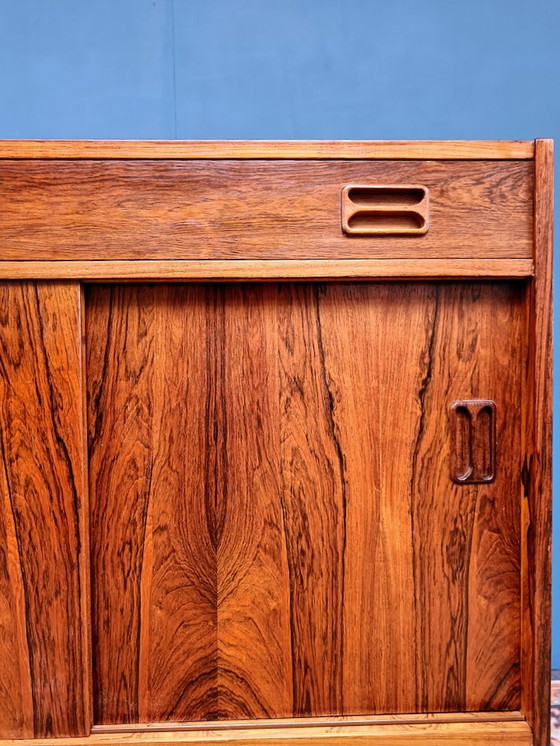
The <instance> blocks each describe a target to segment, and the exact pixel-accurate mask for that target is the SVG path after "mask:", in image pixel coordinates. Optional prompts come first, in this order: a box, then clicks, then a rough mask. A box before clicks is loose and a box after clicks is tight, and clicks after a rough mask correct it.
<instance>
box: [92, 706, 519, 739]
mask: <svg viewBox="0 0 560 746" xmlns="http://www.w3.org/2000/svg"><path fill="white" fill-rule="evenodd" d="M524 721H525V718H524V716H523V715H522V713H521V712H519V711H517V710H511V711H510V710H507V711H503V712H431V713H411V714H398V715H395V714H392V715H343V716H338V717H333V716H325V717H294V718H279V719H276V718H268V719H259V720H212V721H204V722H201V721H193V722H188V723H179V722H166V723H122V724H117V725H94V726H93V728H92V732H93V733H139V732H145V731H149V732H150V733H154V732H156V731H169V730H173V731H184V730H191V731H192V730H238V729H239V728H241V729H246V730H253V729H255V728H256V729H258V728H286V727H288V728H308V727H310V726H323V727H328V726H331V727H339V726H341V725H353V726H357V725H394V724H395V723H397V724H400V725H413V724H416V723H472V722H479V723H495V722H502V723H503V722H524Z"/></svg>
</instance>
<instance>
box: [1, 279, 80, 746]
mask: <svg viewBox="0 0 560 746" xmlns="http://www.w3.org/2000/svg"><path fill="white" fill-rule="evenodd" d="M0 291H1V294H2V298H1V305H2V308H3V309H4V310H3V314H2V318H1V322H0V345H1V354H0V366H1V376H0V407H1V412H0V417H1V422H2V428H1V436H0V437H1V449H0V450H1V454H2V462H3V480H2V482H3V483H2V486H1V488H0V489H1V491H2V492H3V493H4V495H3V502H4V508H3V510H2V512H0V524H1V528H0V535H3V537H4V538H5V539H6V547H7V569H8V573H7V576H5V579H4V581H3V583H2V584H3V585H4V587H6V584H7V587H8V589H9V593H10V594H11V595H12V600H11V603H9V607H10V606H11V608H9V607H8V608H9V611H8V616H7V618H5V617H3V618H4V619H6V622H5V623H4V622H3V627H4V626H5V627H7V628H8V630H9V629H10V628H11V632H9V633H8V639H6V638H5V637H4V634H3V633H0V653H1V655H0V658H1V659H2V673H3V678H5V679H6V680H7V681H8V682H11V685H10V692H9V694H8V696H7V697H6V698H2V699H1V701H0V730H1V731H2V733H3V735H4V734H5V735H11V736H13V737H23V736H26V735H33V736H35V737H48V736H72V735H78V736H79V735H84V734H85V733H87V732H89V705H88V699H89V696H90V693H89V692H88V669H89V663H88V659H87V638H86V634H85V630H86V629H87V628H86V627H85V615H84V612H85V611H86V609H87V607H88V587H87V569H86V566H85V564H84V563H85V558H84V556H83V554H84V546H83V545H82V542H81V540H80V532H81V531H84V530H86V526H85V522H84V518H85V515H84V513H85V510H86V508H87V501H86V492H85V461H84V453H83V429H82V428H83V417H82V412H83V410H82V402H83V399H82V365H81V317H80V314H81V293H80V288H79V286H78V285H77V284H76V283H67V284H66V283H53V284H49V285H45V284H42V283H32V282H31V283H10V284H4V285H2V287H1V288H0ZM86 546H87V545H86ZM12 615H13V616H12ZM10 617H12V618H10ZM16 617H17V618H16ZM23 627H24V628H25V629H24V630H23ZM18 630H19V631H18ZM22 634H24V635H25V642H24V639H23V637H22ZM10 639H11V643H12V644H13V645H15V650H16V651H17V652H16V654H15V655H16V656H17V658H19V659H20V660H19V663H17V664H16V662H15V660H14V655H13V653H12V652H10V651H6V653H5V654H4V650H3V647H4V645H5V644H6V643H7V644H10ZM17 658H16V660H17ZM15 698H17V700H19V704H17V705H16V704H15V702H16V701H17V700H15Z"/></svg>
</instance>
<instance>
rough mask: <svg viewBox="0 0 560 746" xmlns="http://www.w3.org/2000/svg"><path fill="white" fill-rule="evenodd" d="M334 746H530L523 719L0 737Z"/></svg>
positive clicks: (156, 744) (33, 743)
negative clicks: (331, 744) (74, 736)
mask: <svg viewBox="0 0 560 746" xmlns="http://www.w3.org/2000/svg"><path fill="white" fill-rule="evenodd" d="M310 740H311V741H315V743H316V742H317V741H319V742H320V743H321V744H325V743H328V742H332V743H336V745H337V746H356V744H363V745H364V746H369V744H371V746H389V745H390V746H410V744H416V745H417V746H432V744H438V746H494V745H495V744H508V746H530V744H531V741H532V734H531V729H530V728H529V726H528V725H527V723H526V722H500V721H491V722H469V723H433V722H430V723H416V724H410V725H409V724H403V723H393V724H391V725H359V726H355V725H345V726H337V727H331V726H327V727H325V726H309V727H307V728H273V729H271V728H266V729H261V730H230V731H223V730H222V731H217V730H204V731H196V732H192V731H191V732H189V731H163V732H158V733H149V732H144V733H106V734H101V733H96V734H93V735H91V736H88V737H86V738H48V739H40V740H30V739H24V740H18V741H0V746H8V744H10V745H11V746H16V744H17V745H18V746H39V745H40V746H87V745H88V744H91V745H92V746H132V745H133V744H140V745H141V746H160V745H161V744H174V746H181V745H182V744H185V746H187V744H188V746H194V745H196V744H200V745H201V746H203V744H211V743H216V744H219V743H221V744H224V743H237V744H243V746H260V744H262V743H266V746H282V744H284V743H287V742H289V743H290V746H305V744H306V743H308V742H309V741H310Z"/></svg>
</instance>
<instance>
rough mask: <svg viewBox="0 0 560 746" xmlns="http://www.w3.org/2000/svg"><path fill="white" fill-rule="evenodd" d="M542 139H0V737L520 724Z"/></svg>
mask: <svg viewBox="0 0 560 746" xmlns="http://www.w3.org/2000/svg"><path fill="white" fill-rule="evenodd" d="M551 236H552V143H551V141H549V140H536V141H534V142H517V141H516V142H488V141H481V142H90V141H88V142H64V141H57V142H46V141H25V142H14V141H4V142H1V143H0V296H1V301H0V455H1V468H0V746H6V744H8V743H16V744H20V746H22V745H23V744H28V745H29V746H30V745H31V744H40V743H41V744H45V745H46V744H49V745H53V746H54V745H58V746H78V744H80V745H83V746H87V745H88V744H92V746H119V745H121V746H125V745H128V746H131V745H132V744H137V745H139V746H161V745H162V744H172V745H174V746H179V745H180V744H185V745H186V744H188V745H189V746H207V745H208V744H230V743H231V744H233V742H236V743H237V744H239V745H240V746H261V745H262V746H283V745H284V744H290V746H306V744H308V743H317V744H320V746H331V745H332V746H385V745H389V744H390V745H391V746H405V745H406V746H409V745H410V744H417V745H418V746H428V744H430V745H431V744H438V745H439V746H452V745H453V746H460V745H461V746H467V745H469V746H490V745H494V744H508V745H509V746H529V745H530V744H534V745H535V746H546V745H547V740H548V738H549V734H548V733H549V732H548V706H549V635H550V600H549V591H550V564H549V563H550V512H551V443H550V441H551V399H550V396H551V388H550V379H551V255H552V237H551Z"/></svg>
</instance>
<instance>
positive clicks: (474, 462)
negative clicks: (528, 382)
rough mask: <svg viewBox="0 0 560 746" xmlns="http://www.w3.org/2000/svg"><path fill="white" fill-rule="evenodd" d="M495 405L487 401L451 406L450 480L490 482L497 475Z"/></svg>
mask: <svg viewBox="0 0 560 746" xmlns="http://www.w3.org/2000/svg"><path fill="white" fill-rule="evenodd" d="M495 462H496V405H495V403H494V402H493V401H490V400H489V399H475V400H469V401H456V402H454V403H453V404H452V405H451V479H452V480H453V481H454V482H457V483H458V484H480V483H484V482H493V481H494V477H495V472H496V463H495Z"/></svg>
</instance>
